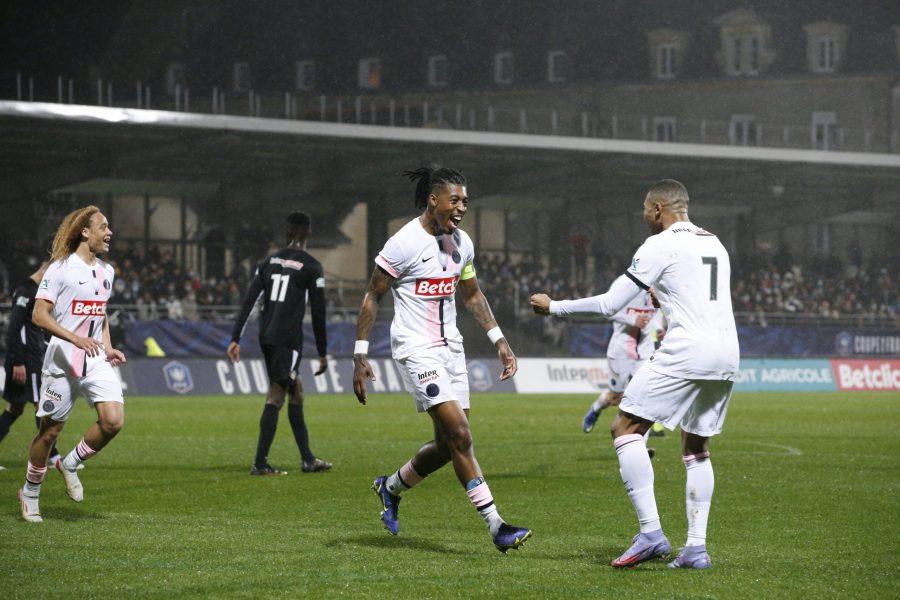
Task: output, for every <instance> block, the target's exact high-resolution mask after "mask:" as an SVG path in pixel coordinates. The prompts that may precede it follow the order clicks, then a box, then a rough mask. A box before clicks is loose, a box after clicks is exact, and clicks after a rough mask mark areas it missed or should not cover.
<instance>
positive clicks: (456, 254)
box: [450, 250, 460, 264]
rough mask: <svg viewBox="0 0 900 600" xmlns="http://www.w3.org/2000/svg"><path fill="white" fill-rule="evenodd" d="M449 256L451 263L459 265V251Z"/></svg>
mask: <svg viewBox="0 0 900 600" xmlns="http://www.w3.org/2000/svg"><path fill="white" fill-rule="evenodd" d="M450 256H452V257H453V262H455V263H457V264H459V260H460V256H459V250H454V251H453V254H451V255H450Z"/></svg>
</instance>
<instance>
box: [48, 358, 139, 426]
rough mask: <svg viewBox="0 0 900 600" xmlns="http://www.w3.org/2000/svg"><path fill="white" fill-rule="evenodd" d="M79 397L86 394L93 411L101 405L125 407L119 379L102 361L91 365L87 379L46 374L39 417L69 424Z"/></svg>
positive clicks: (85, 377)
mask: <svg viewBox="0 0 900 600" xmlns="http://www.w3.org/2000/svg"><path fill="white" fill-rule="evenodd" d="M79 394H84V397H85V398H86V399H87V403H88V406H90V407H91V408H93V407H94V404H96V403H97V402H118V403H120V404H124V403H125V398H124V396H123V395H122V383H121V382H120V381H119V377H118V376H117V375H116V373H115V371H113V368H112V366H111V365H110V364H109V363H108V362H106V361H105V360H98V361H97V362H95V363H94V364H92V365H89V368H88V372H87V374H86V375H85V376H84V377H74V376H71V375H65V374H59V375H50V374H49V373H47V372H46V371H45V372H44V374H43V381H42V382H41V396H40V404H39V405H38V410H37V413H36V414H37V416H39V417H50V418H51V419H53V420H54V421H57V422H64V421H66V420H68V418H69V414H70V413H71V412H72V407H73V406H75V400H76V399H77V398H78V395H79Z"/></svg>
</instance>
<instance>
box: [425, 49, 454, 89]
mask: <svg viewBox="0 0 900 600" xmlns="http://www.w3.org/2000/svg"><path fill="white" fill-rule="evenodd" d="M449 71H450V64H449V63H448V62H447V57H446V56H444V55H443V54H438V55H436V56H429V57H428V85H430V86H432V87H442V86H445V85H447V82H448V81H449Z"/></svg>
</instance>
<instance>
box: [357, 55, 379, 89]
mask: <svg viewBox="0 0 900 600" xmlns="http://www.w3.org/2000/svg"><path fill="white" fill-rule="evenodd" d="M359 87H361V88H363V89H367V90H375V89H378V88H380V87H381V59H380V58H363V59H361V60H360V61H359Z"/></svg>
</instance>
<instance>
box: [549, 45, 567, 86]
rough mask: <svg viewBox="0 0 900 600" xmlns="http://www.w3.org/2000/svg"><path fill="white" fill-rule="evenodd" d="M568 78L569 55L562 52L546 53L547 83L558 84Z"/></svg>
mask: <svg viewBox="0 0 900 600" xmlns="http://www.w3.org/2000/svg"><path fill="white" fill-rule="evenodd" d="M568 78H569V55H568V54H566V53H565V52H563V51H562V50H554V51H552V52H548V53H547V81H549V82H550V83H559V82H561V81H566V80H567V79H568Z"/></svg>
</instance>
